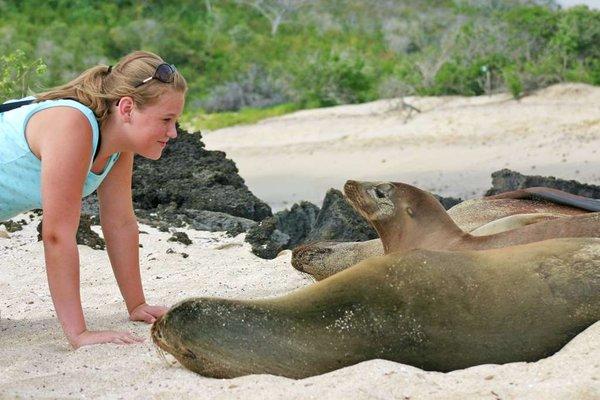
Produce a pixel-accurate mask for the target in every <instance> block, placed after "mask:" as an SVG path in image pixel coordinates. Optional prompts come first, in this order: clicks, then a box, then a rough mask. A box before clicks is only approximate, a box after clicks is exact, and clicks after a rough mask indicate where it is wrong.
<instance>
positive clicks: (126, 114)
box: [117, 96, 135, 122]
mask: <svg viewBox="0 0 600 400" xmlns="http://www.w3.org/2000/svg"><path fill="white" fill-rule="evenodd" d="M134 104H135V103H134V101H133V99H132V98H131V97H129V96H125V97H121V99H120V100H119V103H118V104H117V109H118V114H119V115H120V116H121V117H123V119H124V120H125V122H130V121H131V112H132V111H133V106H134Z"/></svg>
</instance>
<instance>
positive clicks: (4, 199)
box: [0, 97, 119, 221]
mask: <svg viewBox="0 0 600 400" xmlns="http://www.w3.org/2000/svg"><path fill="white" fill-rule="evenodd" d="M30 98H31V97H30ZM26 99H29V98H26ZM26 99H25V100H26ZM58 106H63V107H64V106H67V107H73V108H76V109H78V110H79V111H81V112H82V113H83V114H84V115H85V116H86V117H87V119H88V120H89V122H90V125H91V126H92V133H93V140H92V152H91V154H90V166H89V168H88V174H87V177H86V179H85V184H84V187H83V197H85V196H88V195H90V194H92V193H93V192H94V191H95V190H96V189H97V188H98V186H100V184H101V183H102V181H103V180H104V178H105V177H106V175H108V173H109V172H110V170H111V168H112V167H113V165H114V163H115V162H116V161H117V159H118V158H119V153H115V154H112V155H111V156H110V158H109V160H108V162H107V164H106V167H105V168H104V171H102V173H100V174H95V173H93V172H91V170H90V169H91V168H92V162H93V156H94V154H95V152H96V147H97V146H98V138H99V131H100V129H99V126H98V121H97V120H96V117H95V115H94V113H93V111H92V110H91V109H89V108H88V107H86V106H84V105H83V104H81V103H79V102H77V101H75V100H46V101H43V102H40V103H33V104H29V105H25V106H21V107H19V108H16V109H14V110H10V111H5V112H3V113H0V221H5V220H7V219H9V218H11V217H14V216H15V215H17V214H20V213H22V212H25V211H29V210H32V209H34V208H42V196H41V166H42V163H41V161H40V160H39V159H38V158H37V157H36V156H35V155H34V154H33V153H32V152H31V149H30V148H29V145H28V143H27V140H26V139H25V127H26V126H27V122H28V121H29V119H30V118H31V117H32V116H33V115H34V114H35V113H36V112H38V111H41V110H45V109H46V108H51V107H58Z"/></svg>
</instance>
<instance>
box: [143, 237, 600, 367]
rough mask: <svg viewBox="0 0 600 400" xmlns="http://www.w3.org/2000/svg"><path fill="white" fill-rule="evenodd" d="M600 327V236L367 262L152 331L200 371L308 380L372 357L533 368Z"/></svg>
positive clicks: (182, 306) (196, 309)
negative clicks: (591, 328)
mask: <svg viewBox="0 0 600 400" xmlns="http://www.w3.org/2000/svg"><path fill="white" fill-rule="evenodd" d="M598 319H600V239H595V238H576V239H570V238H569V239H551V240H547V241H542V242H536V243H529V244H525V245H519V246H513V247H507V248H502V249H491V250H483V251H458V252H445V251H432V250H413V251H409V252H405V253H392V254H388V255H385V256H380V257H371V258H369V259H367V260H364V261H362V262H361V263H359V264H357V265H356V266H353V267H351V268H349V269H347V270H345V271H342V272H340V273H338V274H335V275H333V276H331V277H329V278H328V279H325V280H323V281H320V282H317V283H315V284H313V285H311V286H308V287H305V288H302V289H299V290H296V291H294V292H292V293H289V294H287V295H284V296H281V297H278V298H269V299H261V300H247V301H241V300H228V299H218V298H192V299H188V300H184V301H182V302H180V303H178V304H176V305H175V306H173V307H172V308H171V309H170V310H169V311H168V312H167V313H166V314H165V315H164V316H163V317H162V318H160V319H159V320H157V321H156V322H155V323H154V325H153V326H152V331H151V336H152V339H153V341H154V343H155V344H157V345H158V346H159V347H160V348H161V349H163V350H165V351H167V352H169V353H171V354H172V355H173V356H175V358H176V359H177V360H179V361H180V362H181V364H182V365H183V366H185V367H186V368H189V369H190V370H192V371H195V372H197V373H199V374H201V375H205V376H210V377H215V378H233V377H237V376H241V375H247V374H274V375H282V376H286V377H289V378H305V377H308V376H313V375H317V374H322V373H326V372H329V371H332V370H335V369H338V368H342V367H345V366H349V365H353V364H356V363H359V362H362V361H366V360H371V359H376V358H380V359H386V360H390V361H396V362H400V363H404V364H409V365H412V366H415V367H418V368H422V369H425V370H435V371H442V372H446V371H452V370H456V369H461V368H467V367H470V366H474V365H479V364H488V363H496V364H501V363H508V362H516V361H526V362H532V361H536V360H539V359H540V358H543V357H547V356H550V355H552V354H553V353H555V352H556V351H558V350H559V349H560V348H561V347H563V346H564V345H565V344H566V343H567V342H569V341H570V340H571V339H573V337H575V336H576V335H577V334H578V333H580V332H581V331H582V330H584V329H585V328H587V327H588V326H590V325H591V324H593V323H595V322H596V321H597V320H598Z"/></svg>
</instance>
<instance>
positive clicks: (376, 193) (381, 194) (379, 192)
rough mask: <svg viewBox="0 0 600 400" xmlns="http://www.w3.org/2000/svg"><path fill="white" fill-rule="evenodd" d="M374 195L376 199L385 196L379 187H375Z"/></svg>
mask: <svg viewBox="0 0 600 400" xmlns="http://www.w3.org/2000/svg"><path fill="white" fill-rule="evenodd" d="M375 195H376V196H377V198H378V199H383V198H385V193H383V191H382V190H381V189H379V188H378V187H376V188H375Z"/></svg>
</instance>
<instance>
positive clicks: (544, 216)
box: [469, 213, 565, 236]
mask: <svg viewBox="0 0 600 400" xmlns="http://www.w3.org/2000/svg"><path fill="white" fill-rule="evenodd" d="M564 216H565V215H560V214H552V213H533V214H516V215H509V216H508V217H504V218H500V219H497V220H495V221H491V222H488V223H487V224H485V225H482V226H480V227H479V228H476V229H473V230H472V231H470V232H469V234H471V235H473V236H487V235H494V234H496V233H500V232H506V231H510V230H512V229H517V228H520V227H522V226H527V225H531V224H537V223H538V222H542V221H549V220H551V219H558V218H562V217H564Z"/></svg>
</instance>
